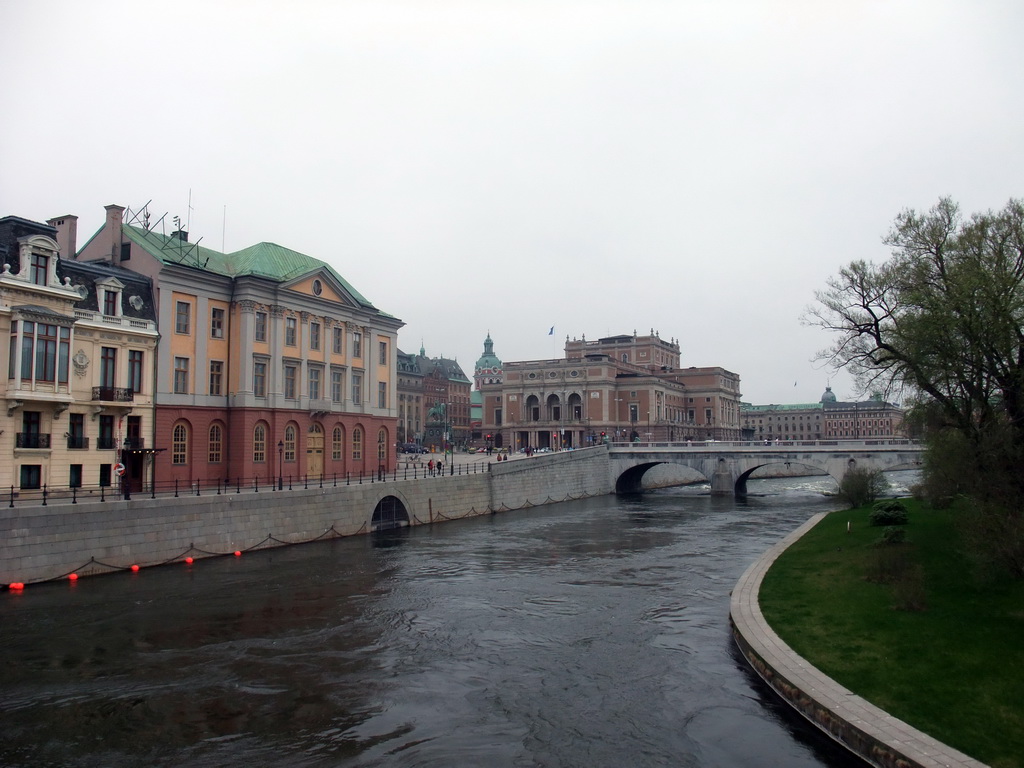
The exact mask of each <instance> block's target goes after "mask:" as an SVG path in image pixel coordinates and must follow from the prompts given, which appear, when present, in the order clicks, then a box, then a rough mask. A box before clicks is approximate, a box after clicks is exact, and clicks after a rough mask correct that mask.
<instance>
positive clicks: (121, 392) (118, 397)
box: [92, 387, 135, 403]
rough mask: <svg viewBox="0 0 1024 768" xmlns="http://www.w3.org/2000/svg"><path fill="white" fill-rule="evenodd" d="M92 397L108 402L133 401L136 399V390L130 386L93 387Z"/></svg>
mask: <svg viewBox="0 0 1024 768" xmlns="http://www.w3.org/2000/svg"><path fill="white" fill-rule="evenodd" d="M92 399H93V400H94V401H95V400H103V401H106V402H108V403H131V402H134V401H135V391H134V390H133V389H131V388H130V387H93V388H92Z"/></svg>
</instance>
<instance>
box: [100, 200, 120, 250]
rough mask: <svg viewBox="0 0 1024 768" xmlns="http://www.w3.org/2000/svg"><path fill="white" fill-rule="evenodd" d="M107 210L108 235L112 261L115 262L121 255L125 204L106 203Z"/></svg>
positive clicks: (106, 227) (106, 226)
mask: <svg viewBox="0 0 1024 768" xmlns="http://www.w3.org/2000/svg"><path fill="white" fill-rule="evenodd" d="M103 208H104V210H106V212H107V223H106V225H105V227H104V228H105V229H106V230H107V237H109V238H110V263H111V264H113V263H114V262H115V261H116V260H117V259H118V258H120V256H121V224H122V223H123V222H124V206H121V205H105V206H103Z"/></svg>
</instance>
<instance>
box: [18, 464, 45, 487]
mask: <svg viewBox="0 0 1024 768" xmlns="http://www.w3.org/2000/svg"><path fill="white" fill-rule="evenodd" d="M41 480H42V464H22V465H21V486H20V487H21V488H23V489H25V490H28V489H32V488H41V487H42V485H41Z"/></svg>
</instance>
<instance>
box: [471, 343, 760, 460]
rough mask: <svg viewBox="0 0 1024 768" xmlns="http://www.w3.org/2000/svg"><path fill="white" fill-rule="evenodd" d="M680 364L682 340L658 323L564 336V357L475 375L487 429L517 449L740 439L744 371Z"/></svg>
mask: <svg viewBox="0 0 1024 768" xmlns="http://www.w3.org/2000/svg"><path fill="white" fill-rule="evenodd" d="M489 338H490V337H489V336H488V339H489ZM485 350H486V346H485ZM679 361H680V354H679V343H678V341H675V340H670V341H666V340H664V339H662V338H661V337H660V336H659V335H658V334H657V333H655V332H654V331H653V330H652V331H651V333H650V334H649V335H647V336H639V335H637V334H636V333H635V332H634V333H633V334H632V335H622V336H610V337H606V338H601V339H598V340H597V341H587V340H586V339H585V338H582V339H579V340H576V339H573V340H570V339H569V338H566V342H565V357H563V358H558V359H553V360H530V361H522V362H505V363H504V364H503V365H502V366H501V375H500V376H492V377H491V381H490V382H488V381H487V379H486V377H484V378H483V379H482V380H481V379H479V378H478V382H477V386H478V387H479V389H480V392H481V394H482V396H483V397H482V401H483V402H482V409H483V418H482V425H481V429H482V431H483V432H484V433H491V434H493V435H494V443H495V446H496V447H499V448H509V449H511V450H522V449H524V448H527V447H529V448H532V449H538V450H544V449H547V450H559V449H565V448H580V447H586V446H588V445H593V444H595V443H597V442H601V441H624V440H629V441H638V440H639V441H642V442H660V441H685V440H734V439H739V435H740V424H739V413H740V408H739V406H740V378H739V376H738V375H737V374H735V373H732V372H731V371H727V370H726V369H724V368H719V367H710V368H696V367H690V368H680V367H679V364H680V363H679Z"/></svg>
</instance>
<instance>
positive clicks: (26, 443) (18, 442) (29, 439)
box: [14, 432, 50, 448]
mask: <svg viewBox="0 0 1024 768" xmlns="http://www.w3.org/2000/svg"><path fill="white" fill-rule="evenodd" d="M14 447H15V448H49V447H50V436H49V435H41V434H39V433H38V432H18V433H17V435H16V436H15V439H14Z"/></svg>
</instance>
